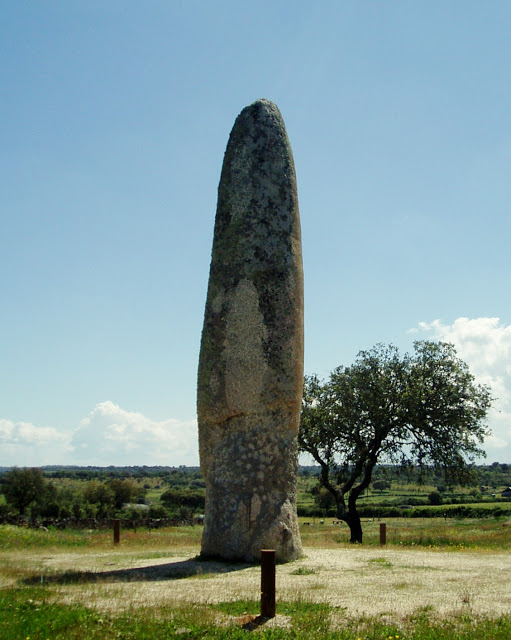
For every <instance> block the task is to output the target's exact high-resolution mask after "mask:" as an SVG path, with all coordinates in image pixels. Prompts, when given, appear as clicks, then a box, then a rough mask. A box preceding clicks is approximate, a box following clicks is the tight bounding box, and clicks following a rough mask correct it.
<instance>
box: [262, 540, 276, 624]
mask: <svg viewBox="0 0 511 640" xmlns="http://www.w3.org/2000/svg"><path fill="white" fill-rule="evenodd" d="M261 617H263V618H274V617H275V550H274V549H261Z"/></svg>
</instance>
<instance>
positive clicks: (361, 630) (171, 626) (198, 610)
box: [0, 588, 511, 640]
mask: <svg viewBox="0 0 511 640" xmlns="http://www.w3.org/2000/svg"><path fill="white" fill-rule="evenodd" d="M258 611H259V603H257V602H246V601H239V602H229V603H219V604H216V605H200V606H198V605H190V606H187V607H185V608H181V609H176V608H172V610H170V609H165V608H161V607H153V608H151V609H149V608H147V609H137V610H133V611H130V612H129V613H124V614H121V615H117V616H112V615H105V614H104V613H100V612H97V611H95V610H94V609H91V608H87V607H85V606H83V605H78V604H73V605H66V604H61V603H56V602H53V593H52V591H51V590H49V589H44V588H24V589H3V590H0V637H1V638H2V640H21V639H25V640H59V639H68V638H73V639H76V640H82V639H83V640H86V639H93V640H100V639H101V640H103V639H104V640H107V639H111V638H123V639H125V640H128V639H130V640H131V639H133V640H154V639H155V638H158V639H165V638H177V637H179V638H205V637H207V638H219V639H220V638H225V639H231V638H232V639H235V638H246V637H247V632H249V631H254V632H256V633H257V634H258V636H259V637H263V638H297V639H300V638H315V639H316V640H321V639H322V638H325V639H327V638H328V639H332V640H334V639H337V640H353V639H364V640H370V639H372V640H383V639H385V640H405V639H409V640H412V639H413V640H437V639H444V640H454V639H457V640H469V639H470V640H473V639H474V638H485V639H487V640H489V639H493V640H508V639H509V638H510V637H511V616H505V617H500V618H497V619H487V618H473V617H471V616H467V615H463V616H462V615H460V616H458V617H453V618H450V619H449V620H442V621H430V620H429V618H428V615H427V612H423V613H419V614H417V615H416V616H414V617H411V618H409V619H406V620H403V621H402V622H401V623H400V624H387V623H385V622H382V621H380V620H378V619H377V618H373V619H371V618H361V619H355V618H349V617H346V618H345V619H344V620H343V625H342V627H341V628H338V629H331V624H330V615H331V607H329V606H328V605H323V604H316V603H307V602H297V603H283V604H282V605H281V606H280V607H279V615H283V616H286V618H287V619H286V624H285V625H284V626H283V627H269V626H266V625H265V623H262V621H259V620H258V618H257V612H258Z"/></svg>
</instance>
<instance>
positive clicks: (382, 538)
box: [380, 522, 387, 547]
mask: <svg viewBox="0 0 511 640" xmlns="http://www.w3.org/2000/svg"><path fill="white" fill-rule="evenodd" d="M386 544H387V525H386V523H385V522H380V545H381V546H382V547H384V546H385V545H386Z"/></svg>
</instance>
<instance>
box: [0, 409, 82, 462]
mask: <svg viewBox="0 0 511 640" xmlns="http://www.w3.org/2000/svg"><path fill="white" fill-rule="evenodd" d="M69 441H70V436H69V434H66V433H64V432H61V431H58V430H57V429H55V428H53V427H38V426H36V425H34V424H32V423H30V422H13V421H12V420H6V419H0V452H1V454H0V464H2V465H3V466H11V465H17V466H37V465H40V464H43V463H41V460H42V459H44V460H45V462H44V464H59V463H60V462H61V461H62V460H63V459H65V458H66V457H67V456H69V453H70V447H69Z"/></svg>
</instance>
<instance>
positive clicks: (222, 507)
mask: <svg viewBox="0 0 511 640" xmlns="http://www.w3.org/2000/svg"><path fill="white" fill-rule="evenodd" d="M276 417H277V416H275V414H274V415H273V419H275V418H276ZM282 417H283V416H282V415H281V416H280V418H281V419H282ZM217 429H221V427H220V426H219V425H217ZM282 431H284V433H282ZM286 432H287V434H286ZM220 442H221V443H219V446H218V448H217V449H216V451H215V452H214V454H213V455H211V456H208V457H209V460H211V461H213V462H212V467H211V468H209V469H208V472H207V474H206V514H205V522H204V533H203V536H202V550H201V555H202V556H204V557H217V558H224V559H226V560H231V561H232V560H234V561H248V562H253V561H259V559H260V554H261V549H275V554H276V559H277V562H289V561H290V560H295V559H296V558H298V557H299V556H300V555H301V553H302V544H301V540H300V533H299V528H298V520H297V516H296V477H297V465H298V460H297V449H296V447H297V445H296V436H295V432H294V430H292V429H291V430H290V429H287V430H286V429H284V430H282V429H279V428H278V427H277V428H276V429H274V430H273V429H272V430H268V428H267V427H266V428H264V427H263V428H261V416H259V418H258V419H257V418H256V417H254V416H236V417H235V418H231V419H230V420H229V430H228V434H226V435H225V436H224V438H222V439H221V441H220Z"/></svg>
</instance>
